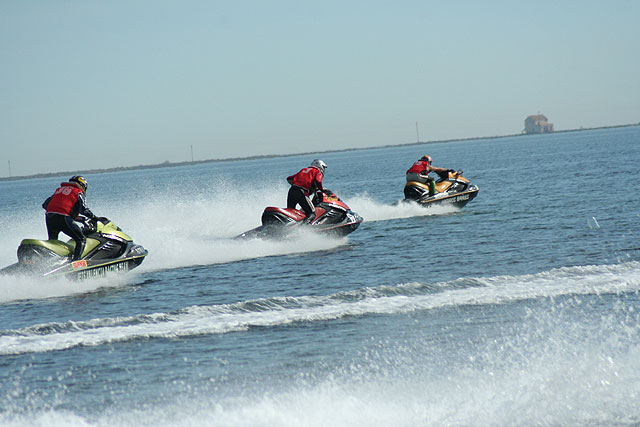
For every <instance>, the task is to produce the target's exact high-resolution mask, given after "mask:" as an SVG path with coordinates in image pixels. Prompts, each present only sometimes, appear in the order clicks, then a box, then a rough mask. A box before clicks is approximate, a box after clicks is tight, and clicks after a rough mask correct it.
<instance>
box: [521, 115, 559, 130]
mask: <svg viewBox="0 0 640 427" xmlns="http://www.w3.org/2000/svg"><path fill="white" fill-rule="evenodd" d="M522 132H523V133H550V132H553V123H549V120H548V119H547V118H546V117H545V115H544V114H535V115H533V116H529V117H527V118H526V119H524V130H523V131H522Z"/></svg>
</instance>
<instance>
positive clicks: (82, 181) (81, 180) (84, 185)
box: [69, 175, 87, 193]
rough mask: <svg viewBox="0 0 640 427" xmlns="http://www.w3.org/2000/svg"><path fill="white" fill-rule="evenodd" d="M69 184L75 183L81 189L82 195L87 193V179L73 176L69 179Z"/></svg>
mask: <svg viewBox="0 0 640 427" xmlns="http://www.w3.org/2000/svg"><path fill="white" fill-rule="evenodd" d="M69 182H75V183H76V184H78V185H79V186H80V188H82V192H83V193H86V192H87V179H86V178H85V177H84V176H81V175H74V176H72V177H71V178H69Z"/></svg>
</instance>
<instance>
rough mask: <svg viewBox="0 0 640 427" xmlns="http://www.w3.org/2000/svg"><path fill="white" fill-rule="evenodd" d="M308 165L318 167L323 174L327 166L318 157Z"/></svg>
mask: <svg viewBox="0 0 640 427" xmlns="http://www.w3.org/2000/svg"><path fill="white" fill-rule="evenodd" d="M310 166H311V167H313V168H318V169H319V170H320V172H322V173H323V174H324V170H325V168H326V167H327V164H326V163H325V162H323V161H322V160H320V159H315V160H314V161H313V162H311V165H310Z"/></svg>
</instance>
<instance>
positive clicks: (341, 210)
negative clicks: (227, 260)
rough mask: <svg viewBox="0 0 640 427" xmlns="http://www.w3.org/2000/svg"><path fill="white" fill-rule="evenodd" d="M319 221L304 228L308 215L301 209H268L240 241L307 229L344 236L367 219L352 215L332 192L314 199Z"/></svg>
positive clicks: (328, 191) (319, 194)
mask: <svg viewBox="0 0 640 427" xmlns="http://www.w3.org/2000/svg"><path fill="white" fill-rule="evenodd" d="M313 205H314V206H315V208H316V217H315V219H314V220H313V221H311V223H310V224H305V223H304V219H305V218H306V215H305V214H304V212H302V211H300V210H298V209H288V208H278V207H273V206H270V207H267V208H265V209H264V211H263V212H262V225H261V226H259V227H256V228H254V229H252V230H249V231H245V232H244V233H242V234H241V235H239V236H237V237H238V238H246V237H268V238H277V237H283V236H285V235H286V234H288V233H290V232H292V231H294V230H300V229H302V227H306V228H307V229H309V230H313V231H318V232H321V233H328V234H333V235H339V236H344V235H347V234H349V233H351V232H352V231H355V230H356V229H357V228H358V226H359V225H360V223H361V222H362V221H364V219H363V218H362V217H361V216H360V215H358V214H357V213H355V212H353V211H352V210H351V209H350V208H349V206H347V204H346V203H344V202H343V201H342V200H340V198H339V197H338V196H336V195H335V194H334V193H333V192H331V190H327V189H325V190H324V191H323V192H317V193H316V195H315V196H314V198H313Z"/></svg>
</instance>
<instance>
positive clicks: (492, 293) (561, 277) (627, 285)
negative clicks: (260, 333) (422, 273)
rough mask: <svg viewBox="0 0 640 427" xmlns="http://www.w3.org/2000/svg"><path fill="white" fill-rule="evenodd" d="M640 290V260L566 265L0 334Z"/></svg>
mask: <svg viewBox="0 0 640 427" xmlns="http://www.w3.org/2000/svg"><path fill="white" fill-rule="evenodd" d="M638 290H640V263H638V262H629V263H626V264H617V265H601V266H585V267H566V268H560V269H554V270H550V271H546V272H541V273H538V274H531V275H522V276H495V277H477V278H464V279H457V280H454V281H449V282H441V283H435V284H430V283H420V282H414V283H404V284H398V285H395V286H380V287H374V288H361V289H357V290H353V291H344V292H339V293H335V294H331V295H326V296H303V297H286V296H285V297H279V298H267V299H258V300H251V301H244V302H238V303H235V304H223V305H211V306H192V307H187V308H184V309H181V310H178V311H175V312H169V313H151V314H139V315H134V316H129V317H124V318H121V317H117V318H100V319H92V320H87V321H78V322H74V321H69V322H63V323H60V322H53V323H48V324H39V325H33V326H31V327H27V328H21V329H14V330H4V331H0V354H4V355H8V354H23V353H37V352H47V351H54V350H64V349H68V348H73V347H76V346H80V345H82V346H99V345H104V344H108V343H114V342H124V341H130V340H136V339H149V338H178V337H190V336H197V335H203V334H205V335H208V334H225V333H230V332H239V331H247V330H249V329H250V328H251V327H273V326H281V325H289V324H294V323H300V322H304V323H309V322H311V323H312V322H326V321H332V320H336V319H340V318H344V317H350V316H367V315H380V314H382V315H385V314H389V315H393V314H406V313H411V312H416V311H425V310H435V309H441V308H451V307H462V306H474V305H475V306H478V305H479V306H481V305H496V304H510V303H513V302H517V301H522V300H528V299H540V298H554V297H559V296H564V295H594V294H595V295H598V294H610V293H622V292H637V291H638Z"/></svg>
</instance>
